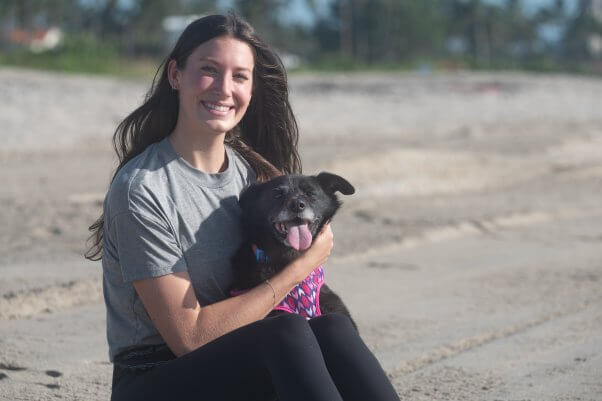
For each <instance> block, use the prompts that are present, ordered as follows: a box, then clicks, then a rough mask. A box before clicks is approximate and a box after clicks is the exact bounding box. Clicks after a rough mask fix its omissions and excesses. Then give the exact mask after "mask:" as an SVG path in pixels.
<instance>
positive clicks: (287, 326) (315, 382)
mask: <svg viewBox="0 0 602 401" xmlns="http://www.w3.org/2000/svg"><path fill="white" fill-rule="evenodd" d="M274 390H275V392H276V394H277V396H278V399H279V400H280V401H297V400H298V401H307V400H323V401H337V400H339V401H342V398H341V396H340V394H339V393H338V391H337V388H336V386H335V385H334V383H333V381H332V379H331V377H330V375H329V374H328V370H327V369H326V365H325V363H324V359H323V357H322V352H321V350H320V346H319V345H318V343H317V341H316V338H315V337H314V334H313V332H312V330H311V328H310V326H309V324H308V323H307V321H306V320H305V319H304V318H302V317H300V316H298V315H292V314H287V315H282V316H277V317H273V318H267V319H263V320H260V321H258V322H255V323H252V324H250V325H247V326H244V327H241V328H240V329H238V330H235V331H233V332H231V333H228V334H226V335H224V336H222V337H220V338H218V339H216V340H214V341H212V342H210V343H209V344H206V345H204V346H202V347H201V348H199V349H197V350H195V351H193V352H190V353H189V354H186V355H184V356H182V357H180V358H177V359H173V360H170V361H169V362H166V363H164V364H162V365H159V366H157V367H155V368H153V369H152V370H150V371H148V372H146V373H142V374H140V375H139V376H137V377H135V378H134V379H132V380H125V381H121V382H118V383H117V385H116V388H114V389H113V400H114V401H117V400H132V401H133V400H146V401H150V400H172V399H177V400H220V401H227V400H236V401H240V400H262V399H265V398H266V396H269V395H270V394H274Z"/></svg>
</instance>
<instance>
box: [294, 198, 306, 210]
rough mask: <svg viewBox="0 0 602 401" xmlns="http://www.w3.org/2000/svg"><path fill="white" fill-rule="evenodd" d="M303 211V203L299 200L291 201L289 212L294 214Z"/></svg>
mask: <svg viewBox="0 0 602 401" xmlns="http://www.w3.org/2000/svg"><path fill="white" fill-rule="evenodd" d="M303 209H305V203H304V202H303V201H302V200H301V199H293V200H292V201H291V210H292V211H293V212H295V213H298V212H302V211H303Z"/></svg>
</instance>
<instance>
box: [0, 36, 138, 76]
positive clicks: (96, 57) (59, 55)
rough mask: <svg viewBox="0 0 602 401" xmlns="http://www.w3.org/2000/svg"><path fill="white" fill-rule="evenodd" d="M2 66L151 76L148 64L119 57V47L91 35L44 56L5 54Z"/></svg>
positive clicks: (0, 57) (73, 39) (0, 58)
mask: <svg viewBox="0 0 602 401" xmlns="http://www.w3.org/2000/svg"><path fill="white" fill-rule="evenodd" d="M0 64H5V65H12V66H24V67H28V68H38V69H49V70H55V71H64V72H85V73H91V74H112V75H124V76H134V77H135V76H140V75H148V74H149V71H148V70H149V67H148V66H147V65H146V64H148V63H144V62H128V61H127V60H125V59H124V58H123V57H121V55H120V54H119V51H118V46H117V44H116V43H114V42H111V41H100V40H98V39H97V38H96V37H95V36H93V35H90V34H81V35H76V36H68V37H67V38H66V39H65V41H64V43H63V44H62V45H60V46H58V47H57V48H55V49H53V50H50V51H46V52H42V53H32V52H30V51H29V50H26V49H21V50H13V51H7V52H3V53H0Z"/></svg>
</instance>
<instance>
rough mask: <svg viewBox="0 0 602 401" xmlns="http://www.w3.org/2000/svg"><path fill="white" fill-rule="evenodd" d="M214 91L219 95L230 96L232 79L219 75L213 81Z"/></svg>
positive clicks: (226, 75) (225, 75)
mask: <svg viewBox="0 0 602 401" xmlns="http://www.w3.org/2000/svg"><path fill="white" fill-rule="evenodd" d="M215 91H216V92H218V93H219V94H220V95H224V96H230V95H231V93H232V77H230V76H229V75H228V74H220V75H219V76H218V77H217V79H216V80H215Z"/></svg>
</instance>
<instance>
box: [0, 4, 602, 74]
mask: <svg viewBox="0 0 602 401" xmlns="http://www.w3.org/2000/svg"><path fill="white" fill-rule="evenodd" d="M229 9H233V10H235V11H237V12H238V13H239V14H241V15H242V16H243V17H245V18H246V19H247V20H248V21H249V22H251V24H252V25H253V26H255V28H256V29H257V31H259V32H260V33H261V35H262V36H263V37H264V39H266V40H267V41H268V42H269V43H271V44H272V45H273V46H275V47H276V48H277V49H278V51H279V52H280V54H281V56H282V58H283V60H284V61H285V64H286V65H287V67H288V68H289V69H290V70H293V71H295V70H301V71H303V70H365V69H372V70H391V69H393V70H398V69H402V70H405V69H412V70H422V71H431V70H438V69H521V70H531V71H568V72H579V73H587V74H600V75H602V0H564V1H563V0H524V1H520V0H289V1H287V0H0V64H5V65H19V66H27V67H34V68H47V69H55V70H61V71H78V72H87V73H106V74H117V75H124V76H143V77H147V76H149V75H150V76H152V74H154V71H155V69H156V67H157V65H158V63H159V62H160V61H161V60H162V59H163V57H165V55H166V54H167V52H168V51H169V49H170V46H171V45H172V44H173V43H174V41H175V38H177V35H178V34H179V33H180V32H181V31H182V30H183V28H184V26H185V25H186V23H188V22H189V21H191V20H192V19H194V18H196V17H198V16H201V15H207V14H211V13H216V12H218V13H219V12H222V13H223V12H226V11H227V10H229Z"/></svg>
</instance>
